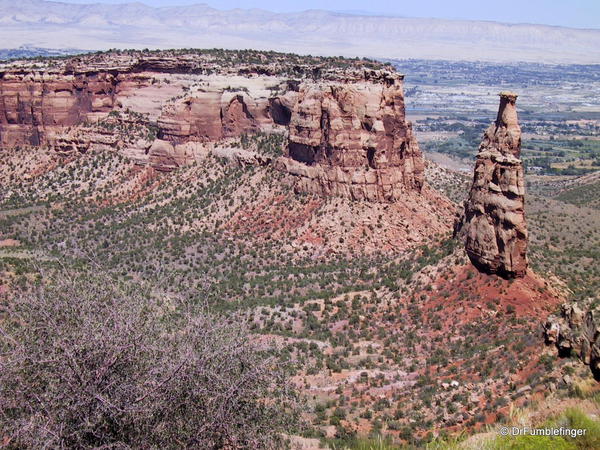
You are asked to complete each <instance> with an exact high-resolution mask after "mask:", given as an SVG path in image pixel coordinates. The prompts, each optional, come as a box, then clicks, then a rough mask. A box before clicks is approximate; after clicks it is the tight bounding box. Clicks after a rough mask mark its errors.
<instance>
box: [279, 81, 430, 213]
mask: <svg viewBox="0 0 600 450" xmlns="http://www.w3.org/2000/svg"><path fill="white" fill-rule="evenodd" d="M286 156H287V157H286V158H283V159H282V160H281V161H280V165H281V167H282V168H283V169H284V170H286V171H287V172H289V173H291V174H293V175H296V176H298V177H299V180H298V189H299V190H301V191H304V192H312V193H317V194H323V195H337V196H343V197H347V198H352V199H356V200H374V201H394V200H396V199H398V198H400V197H401V196H402V195H403V193H405V192H406V191H407V190H409V191H410V190H413V191H420V190H421V188H422V186H423V182H424V164H423V158H422V155H421V152H420V150H419V146H418V144H417V141H416V139H415V137H414V134H413V132H412V127H411V124H410V122H408V121H407V120H406V117H405V108H404V96H403V92H402V76H401V75H398V74H395V73H389V72H387V73H385V72H375V71H374V72H371V73H366V74H365V76H364V79H363V80H360V81H358V82H355V83H343V82H336V81H334V82H328V83H319V84H313V83H304V84H302V85H301V86H300V90H299V93H298V96H297V100H296V103H295V105H294V106H293V108H292V110H291V115H290V123H289V142H288V148H287V155H286Z"/></svg>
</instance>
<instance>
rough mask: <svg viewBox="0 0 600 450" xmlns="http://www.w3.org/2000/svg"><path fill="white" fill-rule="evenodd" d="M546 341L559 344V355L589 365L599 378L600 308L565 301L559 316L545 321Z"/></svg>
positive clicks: (557, 345)
mask: <svg viewBox="0 0 600 450" xmlns="http://www.w3.org/2000/svg"><path fill="white" fill-rule="evenodd" d="M544 334H545V337H546V343H548V344H553V345H555V346H556V347H557V349H558V352H559V355H560V356H574V357H577V358H579V359H580V360H581V361H582V362H583V363H584V364H587V365H588V366H590V369H591V371H592V373H593V374H594V377H595V378H596V379H600V308H599V307H595V308H592V307H591V305H589V304H587V305H584V307H583V308H580V307H579V306H578V305H576V304H564V305H562V308H561V314H560V316H550V317H549V318H548V320H547V321H546V323H545V324H544Z"/></svg>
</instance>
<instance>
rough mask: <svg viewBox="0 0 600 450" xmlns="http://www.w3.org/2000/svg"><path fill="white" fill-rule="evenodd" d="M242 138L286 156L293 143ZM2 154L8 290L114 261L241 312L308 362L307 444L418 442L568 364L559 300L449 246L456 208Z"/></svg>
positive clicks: (149, 279) (40, 154)
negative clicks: (550, 351) (560, 349)
mask: <svg viewBox="0 0 600 450" xmlns="http://www.w3.org/2000/svg"><path fill="white" fill-rule="evenodd" d="M244 139H246V138H244ZM238 145H239V146H242V143H241V142H239V144H238ZM244 145H246V146H254V147H253V148H255V149H256V150H260V151H264V152H267V153H268V152H276V151H278V150H277V149H278V148H280V145H281V138H280V137H278V136H271V137H269V136H265V135H259V136H257V137H255V138H251V139H250V143H248V141H245V143H244ZM279 151H280V150H279ZM5 155H7V156H9V157H7V158H5V159H4V160H3V164H2V170H1V173H2V186H3V191H2V208H1V212H0V221H1V222H0V223H1V225H2V227H1V228H2V231H3V234H2V241H1V242H2V244H1V245H2V247H1V248H0V257H1V262H2V269H1V270H2V271H3V272H2V273H3V275H2V277H3V279H4V280H5V281H4V283H3V290H4V291H6V290H8V291H9V292H14V291H16V290H18V289H21V287H23V286H26V285H28V283H29V280H30V279H31V275H32V274H33V273H35V272H36V270H38V268H36V266H41V267H43V268H45V269H44V270H50V271H53V270H57V269H58V268H59V267H60V265H66V266H68V267H72V268H75V269H76V270H78V271H81V272H82V273H85V272H86V271H88V270H97V269H94V267H97V266H96V265H100V267H101V268H102V270H104V271H106V272H108V273H109V274H111V276H113V277H114V278H115V279H117V280H121V281H123V282H127V281H128V280H131V282H140V281H141V282H145V283H150V285H152V284H155V285H156V286H158V287H160V288H161V289H162V290H165V291H166V293H168V294H170V295H175V294H177V295H181V296H183V298H184V299H186V301H188V302H192V303H204V302H207V303H208V304H210V305H211V308H213V309H214V310H215V311H221V312H226V311H231V310H236V311H237V310H241V311H243V312H244V314H245V317H246V318H247V320H248V321H249V324H250V326H251V328H252V329H253V330H254V332H255V333H257V339H258V338H259V336H261V335H262V336H263V337H262V338H260V339H265V340H266V341H274V342H275V343H276V345H277V347H278V348H279V351H280V356H281V357H282V358H283V359H284V360H286V361H288V362H290V363H292V365H293V366H294V367H295V368H294V371H293V374H294V382H295V384H296V386H297V387H298V389H299V390H300V391H301V392H303V393H304V394H305V397H306V399H307V401H308V404H309V406H310V410H311V413H310V414H309V419H310V422H311V427H310V430H312V431H309V432H308V433H309V435H312V436H316V437H318V436H327V437H329V438H330V439H334V440H335V439H337V440H340V441H344V442H350V441H351V440H352V439H353V438H354V436H356V435H365V434H368V433H375V434H376V433H384V434H388V435H390V436H391V437H393V438H394V439H396V440H398V442H400V441H405V442H406V441H409V442H413V443H416V444H417V443H421V444H422V443H424V442H425V441H427V440H429V439H431V437H432V436H433V434H431V433H435V434H437V433H439V432H445V433H451V432H455V431H459V430H461V429H464V428H467V429H471V428H477V427H480V426H482V424H484V423H491V422H494V421H495V420H498V419H499V418H501V417H503V416H506V415H507V414H508V413H509V405H510V403H512V402H515V404H517V405H523V404H526V403H528V402H530V401H531V400H532V399H533V398H541V397H543V396H544V395H546V394H547V393H548V386H549V385H550V383H556V380H557V378H556V377H557V375H556V374H555V373H553V372H550V371H549V370H548V368H549V367H551V366H552V364H557V365H558V366H561V365H562V364H563V362H560V363H558V362H554V363H552V361H554V357H551V356H544V355H543V348H541V347H540V344H541V340H540V335H539V331H538V330H539V324H540V318H541V317H543V316H544V315H546V314H548V313H550V312H551V311H553V310H554V309H555V308H556V307H557V302H559V301H560V295H559V294H558V293H557V292H555V291H554V289H553V288H552V287H551V286H549V285H548V284H547V283H546V282H545V281H543V280H542V279H540V278H538V277H536V276H533V275H528V276H527V277H526V278H524V279H522V280H515V281H508V280H504V279H502V278H499V277H496V276H488V275H482V274H480V273H478V272H477V271H476V270H475V269H474V268H473V267H471V266H470V264H469V263H468V262H467V261H468V260H467V258H466V256H465V255H464V253H463V251H462V249H461V248H460V247H459V246H458V243H457V242H455V241H453V240H451V239H450V224H451V222H452V217H453V214H454V211H453V210H452V209H450V210H443V209H440V210H438V211H430V210H425V211H423V210H421V209H420V208H421V207H422V205H419V204H418V203H414V204H403V203H402V202H401V201H399V202H397V203H394V204H387V205H386V204H377V203H368V202H356V201H350V200H347V199H343V198H324V197H318V196H313V195H306V194H297V193H295V192H294V190H293V185H292V183H291V181H290V180H288V179H287V176H286V175H284V174H283V173H281V172H278V171H275V170H272V169H271V168H270V167H262V166H255V165H240V164H238V163H236V162H235V161H234V160H233V161H232V160H228V159H226V158H218V157H215V156H209V157H208V159H206V160H205V161H203V162H202V163H201V164H194V165H192V166H190V167H187V168H181V169H179V170H177V171H175V172H172V173H170V174H165V173H160V172H157V171H155V170H154V169H152V168H149V167H140V166H136V165H135V164H134V163H132V162H130V161H128V160H127V159H126V158H124V157H123V156H120V155H119V154H117V153H114V152H89V153H87V154H81V155H77V156H73V155H71V156H60V155H57V154H56V153H52V152H45V151H43V150H42V149H35V151H32V150H26V149H20V150H18V151H16V150H15V151H14V152H12V153H5ZM454 188H455V189H456V186H454ZM34 263H35V264H34ZM557 370H559V369H557ZM444 430H445V431H444ZM430 432H431V433H430Z"/></svg>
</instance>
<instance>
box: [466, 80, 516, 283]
mask: <svg viewBox="0 0 600 450" xmlns="http://www.w3.org/2000/svg"><path fill="white" fill-rule="evenodd" d="M516 99H517V95H516V94H513V93H510V92H502V93H500V108H499V111H498V117H497V118H496V121H495V122H494V123H493V124H492V125H490V127H489V128H488V129H487V130H486V132H485V134H484V137H483V141H482V142H481V145H480V146H479V153H478V155H477V161H476V163H475V175H474V177H473V185H472V186H471V191H470V193H469V199H468V200H467V201H466V202H465V211H464V217H463V218H462V223H461V224H460V225H459V226H458V227H457V228H458V229H460V232H461V233H462V234H463V236H464V239H465V248H466V251H467V254H468V255H469V258H470V259H471V262H472V263H473V265H475V266H476V267H477V268H478V269H479V270H481V271H484V272H487V273H495V274H498V275H500V276H504V277H508V278H511V277H522V276H524V275H525V273H526V271H527V264H528V263H527V238H528V234H527V224H526V222H525V213H524V204H525V179H524V172H523V163H522V161H521V159H520V155H521V128H520V127H519V123H518V119H517V110H516V105H515V103H516Z"/></svg>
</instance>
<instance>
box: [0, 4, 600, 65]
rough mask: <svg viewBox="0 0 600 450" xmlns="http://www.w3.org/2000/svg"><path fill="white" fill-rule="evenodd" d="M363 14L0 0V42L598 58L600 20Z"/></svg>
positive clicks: (538, 58) (500, 58)
mask: <svg viewBox="0 0 600 450" xmlns="http://www.w3.org/2000/svg"><path fill="white" fill-rule="evenodd" d="M432 13H433V14H434V13H435V12H432ZM360 14H361V13H360V12H350V13H348V12H328V11H320V10H309V11H304V12H298V13H285V14H280V13H273V12H269V11H264V10H259V9H249V10H243V9H233V10H229V11H220V10H217V9H214V8H211V7H209V6H208V5H205V4H198V5H193V6H173V7H162V8H155V7H151V6H147V5H144V4H142V3H126V4H122V5H104V4H89V5H84V4H68V3H60V2H48V1H43V0H20V1H15V0H0V42H2V46H3V47H5V48H11V49H14V48H18V47H21V46H24V45H26V46H28V47H40V48H46V49H49V48H53V49H72V48H74V47H75V48H80V49H90V50H102V49H109V48H146V47H147V48H173V47H179V48H189V47H202V48H215V47H217V48H255V49H262V50H267V49H272V50H278V51H285V52H295V53H301V54H314V55H344V56H371V57H376V58H396V59H406V58H423V59H446V60H471V61H473V60H482V61H497V62H508V61H531V62H548V63H600V30H598V29H586V30H584V29H573V28H565V27H555V26H546V25H530V24H505V23H497V22H483V21H467V20H444V19H421V18H405V17H398V16H394V17H391V16H390V17H387V16H377V15H366V13H365V15H360Z"/></svg>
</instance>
